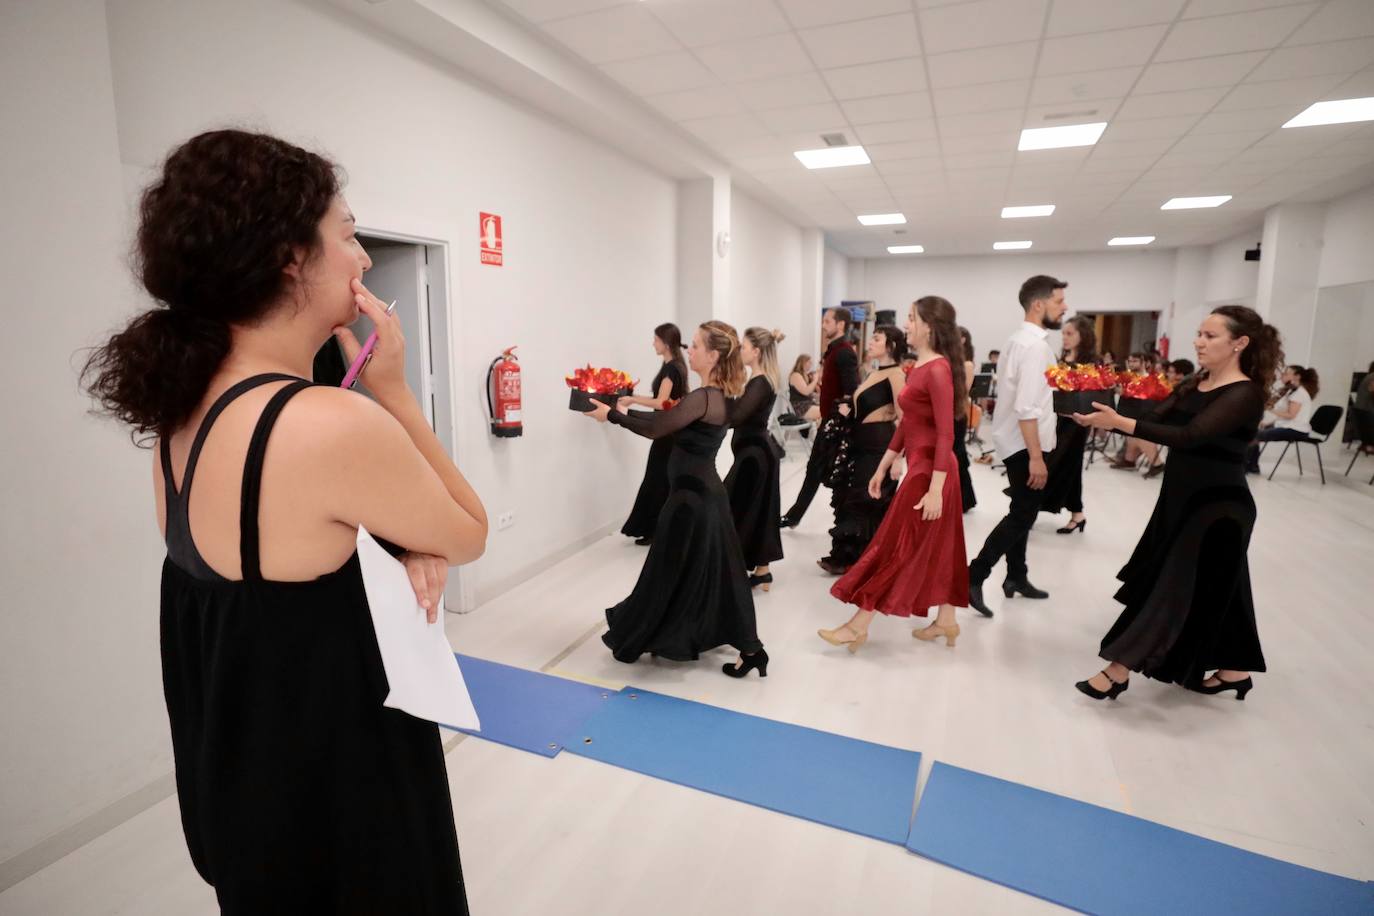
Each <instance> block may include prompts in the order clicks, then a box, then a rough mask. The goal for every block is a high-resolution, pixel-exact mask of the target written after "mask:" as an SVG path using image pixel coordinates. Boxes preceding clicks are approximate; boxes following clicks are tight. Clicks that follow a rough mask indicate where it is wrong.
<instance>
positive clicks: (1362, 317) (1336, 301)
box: [1288, 282, 1374, 407]
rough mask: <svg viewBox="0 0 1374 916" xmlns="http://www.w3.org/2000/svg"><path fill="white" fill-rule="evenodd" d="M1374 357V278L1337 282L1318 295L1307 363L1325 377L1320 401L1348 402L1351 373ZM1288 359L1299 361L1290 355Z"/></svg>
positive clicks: (1322, 377)
mask: <svg viewBox="0 0 1374 916" xmlns="http://www.w3.org/2000/svg"><path fill="white" fill-rule="evenodd" d="M1371 361H1374V282H1369V283H1355V284H1351V285H1349V286H1333V287H1328V288H1326V289H1323V290H1322V291H1321V292H1320V293H1319V294H1318V296H1317V314H1316V320H1315V321H1314V322H1313V326H1312V350H1311V354H1310V356H1309V358H1308V360H1307V365H1310V366H1312V367H1313V368H1315V369H1316V370H1317V372H1318V374H1319V376H1320V377H1321V386H1322V387H1321V391H1320V392H1318V394H1317V401H1316V402H1317V403H1318V404H1336V405H1339V406H1340V407H1345V406H1347V401H1348V395H1349V393H1350V376H1351V373H1353V372H1361V373H1363V372H1365V371H1366V370H1368V368H1369V364H1370V362H1371ZM1288 362H1290V363H1293V362H1299V360H1294V359H1289V360H1288Z"/></svg>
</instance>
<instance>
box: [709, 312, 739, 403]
mask: <svg viewBox="0 0 1374 916" xmlns="http://www.w3.org/2000/svg"><path fill="white" fill-rule="evenodd" d="M699 330H700V331H701V336H702V343H704V344H705V345H706V349H707V350H710V351H713V352H714V353H715V354H716V357H717V358H716V368H715V371H713V372H712V373H711V378H709V379H707V380H706V384H708V385H709V384H711V383H712V382H714V383H715V384H717V385H719V386H720V390H721V391H722V392H724V394H725V396H726V397H727V398H737V397H739V396H740V395H741V394H743V393H744V357H742V356H741V355H740V352H739V334H737V333H736V332H735V329H734V328H733V327H731V326H730V325H728V324H726V323H725V322H723V321H708V322H706V323H705V324H703V325H702V326H701V327H700V329H699Z"/></svg>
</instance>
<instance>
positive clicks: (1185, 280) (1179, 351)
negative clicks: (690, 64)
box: [1160, 229, 1260, 359]
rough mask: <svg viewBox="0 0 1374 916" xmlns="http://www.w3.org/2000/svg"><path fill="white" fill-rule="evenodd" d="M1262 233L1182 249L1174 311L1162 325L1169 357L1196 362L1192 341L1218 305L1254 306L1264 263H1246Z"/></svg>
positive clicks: (1177, 261)
mask: <svg viewBox="0 0 1374 916" xmlns="http://www.w3.org/2000/svg"><path fill="white" fill-rule="evenodd" d="M1259 236H1260V230H1258V229H1257V230H1254V231H1250V232H1244V233H1242V234H1240V235H1237V236H1233V237H1232V238H1229V239H1226V240H1225V241H1222V242H1218V243H1216V244H1215V245H1206V246H1203V245H1194V246H1190V247H1187V248H1180V249H1178V252H1177V254H1176V256H1175V264H1174V294H1173V295H1174V298H1173V301H1174V306H1173V312H1172V314H1171V315H1170V316H1166V317H1167V321H1164V322H1162V323H1161V325H1160V332H1161V333H1164V332H1167V333H1168V335H1169V355H1170V356H1172V357H1173V358H1175V359H1179V358H1183V359H1193V353H1192V342H1193V337H1194V336H1195V335H1196V334H1197V328H1198V325H1199V324H1201V323H1202V319H1203V318H1205V317H1207V313H1208V312H1210V311H1211V310H1212V309H1213V308H1215V307H1216V306H1218V305H1248V306H1250V307H1252V308H1253V307H1254V305H1255V300H1256V296H1257V294H1258V284H1259V274H1260V269H1259V268H1260V262H1259V261H1247V260H1245V251H1246V249H1249V248H1253V247H1255V242H1257V241H1258V240H1259Z"/></svg>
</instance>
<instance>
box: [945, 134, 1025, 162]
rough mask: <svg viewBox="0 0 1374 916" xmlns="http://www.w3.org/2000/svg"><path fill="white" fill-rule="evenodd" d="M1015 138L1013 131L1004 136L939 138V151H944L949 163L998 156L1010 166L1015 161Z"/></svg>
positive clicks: (979, 135) (977, 135)
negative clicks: (1003, 158) (968, 158)
mask: <svg viewBox="0 0 1374 916" xmlns="http://www.w3.org/2000/svg"><path fill="white" fill-rule="evenodd" d="M1017 136H1018V135H1017V134H1016V133H1015V132H1014V131H1009V132H1007V133H1005V134H976V135H974V136H970V137H947V136H941V137H940V149H942V150H943V151H944V154H945V159H946V161H948V162H950V163H953V162H954V161H955V160H959V161H962V160H963V159H965V158H967V157H978V158H985V157H990V156H1000V157H1005V158H1006V160H1007V162H1006V164H1008V165H1010V164H1012V163H1014V162H1015V161H1016V140H1017Z"/></svg>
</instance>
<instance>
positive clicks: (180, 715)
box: [83, 130, 487, 913]
mask: <svg viewBox="0 0 1374 916" xmlns="http://www.w3.org/2000/svg"><path fill="white" fill-rule="evenodd" d="M136 257H137V263H138V271H139V277H140V279H141V280H142V282H143V286H144V288H145V289H147V291H148V293H149V294H150V295H151V296H152V298H153V299H155V300H157V303H158V305H157V306H156V307H154V308H153V309H151V310H149V311H146V312H144V313H143V314H141V315H139V316H137V317H136V318H134V319H133V320H132V321H131V322H130V323H129V325H128V326H127V327H126V328H125V329H124V330H123V331H121V332H119V333H118V334H116V335H114V336H113V337H112V338H111V339H110V340H109V341H108V342H107V343H105V344H104V345H103V346H102V347H100V348H99V349H97V350H96V351H95V352H94V354H93V355H92V356H91V358H90V360H89V361H88V363H87V365H86V369H85V373H84V375H83V379H84V381H85V383H86V386H87V388H88V390H89V391H90V392H91V394H92V395H93V396H94V397H95V398H96V399H97V400H98V401H99V403H100V405H101V406H102V407H103V408H104V411H105V412H106V413H108V414H110V415H112V416H114V417H116V418H117V419H119V420H121V421H122V422H124V423H125V424H127V425H128V426H129V427H131V428H132V430H133V433H134V435H135V436H136V437H141V440H142V444H147V445H149V446H151V447H152V449H153V456H154V457H153V461H152V466H153V467H152V470H153V491H154V498H155V501H156V506H157V515H158V521H159V524H160V527H161V528H162V531H163V535H164V537H165V539H166V542H167V559H166V561H165V562H164V564H163V568H162V611H161V617H162V623H161V629H162V676H163V685H164V689H165V694H166V701H167V712H168V717H169V719H170V720H171V732H172V750H173V755H174V759H175V764H176V781H177V794H178V800H179V802H180V805H181V816H182V826H183V828H184V829H185V834H186V843H187V846H188V847H189V850H190V854H191V860H192V862H193V863H194V864H195V867H196V870H197V871H198V872H199V873H200V874H201V876H202V877H203V878H204V879H205V880H206V881H207V882H209V883H210V884H211V885H212V886H213V887H214V888H215V894H216V896H217V897H218V898H219V903H220V907H221V909H222V910H223V911H224V912H225V913H266V912H298V913H305V912H312V913H326V912H328V913H379V912H406V913H466V912H467V902H466V897H465V894H464V890H463V877H462V869H461V867H460V865H459V859H458V842H457V837H456V834H455V831H454V825H453V811H452V806H451V802H450V799H449V791H448V779H447V775H446V773H445V769H444V757H443V751H442V748H441V746H440V741H439V732H438V728H437V726H435V725H434V724H433V723H432V722H426V721H422V720H420V719H416V718H412V717H411V716H410V715H408V714H406V713H403V712H400V711H399V710H395V709H387V708H385V707H383V705H382V702H383V701H384V700H385V699H386V697H387V694H388V692H389V688H388V686H387V679H386V672H385V671H384V670H383V668H382V662H381V656H380V652H379V650H378V646H377V638H376V634H375V632H374V630H373V626H372V619H371V615H370V611H369V609H368V603H367V595H366V593H365V591H364V587H363V581H362V572H361V569H360V566H359V560H358V554H357V551H356V543H357V537H358V532H359V529H360V528H366V529H367V530H368V531H369V532H372V533H373V534H375V535H376V536H377V537H378V538H379V539H386V542H388V543H394V544H404V545H406V548H408V549H409V551H411V552H403V551H402V550H401V549H400V548H395V549H394V552H395V553H396V554H399V555H400V559H401V560H402V562H403V563H404V564H405V566H406V568H407V570H408V572H409V574H410V578H411V581H412V583H413V585H414V586H415V591H416V596H417V600H418V601H419V603H420V604H421V605H423V606H424V607H425V608H426V609H427V613H428V617H429V621H430V623H431V624H434V623H435V621H436V617H437V610H438V596H439V593H440V591H441V590H442V587H443V582H444V579H445V578H446V576H447V570H448V567H449V566H451V565H459V564H463V563H468V562H471V561H472V560H475V559H476V558H477V557H478V556H480V555H481V553H482V551H483V549H484V547H485V542H486V534H487V518H486V513H485V511H484V510H483V508H482V504H481V501H480V500H479V499H478V497H477V495H476V493H474V492H473V490H472V488H471V487H470V486H469V485H468V483H467V481H465V480H464V479H463V476H462V475H461V474H460V473H459V472H458V469H457V468H456V467H454V465H453V463H452V462H451V461H449V459H448V457H447V456H446V455H445V453H444V450H443V448H442V447H441V446H440V444H439V441H438V440H437V439H436V438H435V436H434V434H433V432H431V430H430V428H429V425H428V423H427V422H426V420H425V416H424V413H423V412H422V411H421V409H420V407H419V405H418V404H417V403H416V401H415V398H414V396H413V395H412V394H411V392H410V390H409V389H408V388H407V387H406V382H405V372H404V369H405V341H404V339H403V338H402V336H401V330H400V325H399V323H398V319H397V318H396V317H395V316H389V315H388V314H387V312H386V309H385V307H384V306H383V305H382V304H381V303H380V302H378V301H377V300H376V298H374V297H373V296H372V294H371V293H369V292H368V291H367V289H366V287H364V286H363V284H362V281H361V277H362V274H363V272H364V271H366V270H367V269H368V268H369V267H370V266H371V263H372V262H371V261H370V260H369V258H368V256H367V254H366V252H364V251H363V249H362V246H361V245H360V244H359V242H358V239H357V236H356V232H355V224H354V218H353V214H352V213H351V212H350V211H349V209H348V205H347V204H346V203H345V202H344V200H343V198H342V197H341V196H340V192H339V178H338V175H337V172H336V169H335V166H334V165H333V164H332V163H331V162H329V161H328V160H326V159H324V158H322V157H320V156H318V155H316V154H314V153H311V152H308V151H307V150H304V149H301V148H299V147H296V146H292V145H291V144H289V143H286V142H283V141H282V140H279V139H277V138H275V137H270V136H265V135H262V134H253V133H246V132H243V131H236V130H221V131H213V132H210V133H205V134H201V135H199V136H197V137H194V138H192V139H191V140H189V141H187V142H186V143H185V144H183V145H182V146H180V147H178V148H177V149H175V150H173V151H172V153H171V155H170V156H168V158H167V160H166V162H165V163H163V166H162V169H161V172H160V174H159V175H158V177H157V178H156V180H155V181H154V183H153V184H152V185H151V186H150V187H149V188H148V189H147V190H146V191H145V192H144V195H143V200H142V205H141V208H140V213H139V227H138V239H137V249H136ZM359 312H362V313H363V314H365V315H367V316H368V317H369V318H371V319H372V321H373V322H374V323H375V324H376V326H377V332H378V337H379V343H378V344H377V347H376V350H375V351H374V358H373V359H372V360H371V362H370V363H369V364H368V366H367V368H366V369H365V370H364V372H363V376H362V378H363V381H364V382H365V383H366V385H367V388H368V390H369V391H371V392H372V393H373V395H374V397H375V398H376V400H375V401H374V400H370V399H368V398H366V397H363V396H362V395H360V394H355V393H353V392H351V391H346V390H343V389H340V388H337V387H325V386H316V385H312V383H311V382H310V381H309V376H310V372H311V366H312V361H313V357H314V355H315V353H316V351H318V350H319V349H320V347H321V346H322V345H323V344H324V342H325V341H326V340H328V339H329V337H330V336H331V334H332V335H333V336H334V337H336V338H337V339H338V340H339V342H340V343H341V344H342V345H343V347H344V350H345V352H346V354H347V355H348V357H349V358H350V359H351V358H353V357H355V356H356V355H357V353H358V351H359V344H358V341H357V339H356V338H355V337H354V336H353V334H352V332H350V331H349V330H348V325H350V324H351V323H352V322H353V321H354V320H355V319H356V318H357V317H358V314H359ZM193 495H194V497H195V498H194V499H192V498H191V497H192V496H193Z"/></svg>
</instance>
